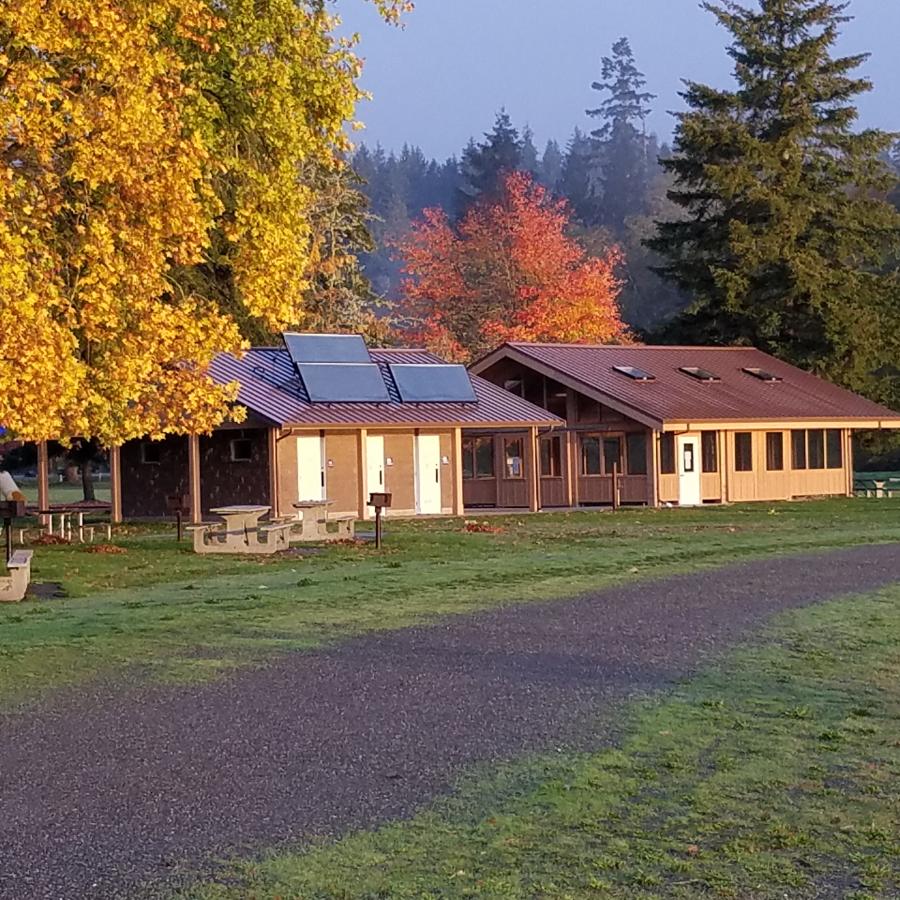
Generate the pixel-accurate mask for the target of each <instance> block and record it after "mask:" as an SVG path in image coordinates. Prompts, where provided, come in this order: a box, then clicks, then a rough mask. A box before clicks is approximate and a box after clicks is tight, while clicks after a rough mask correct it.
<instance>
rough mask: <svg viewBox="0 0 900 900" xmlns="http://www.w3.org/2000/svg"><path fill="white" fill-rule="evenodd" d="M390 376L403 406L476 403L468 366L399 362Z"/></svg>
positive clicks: (393, 366)
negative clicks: (406, 404) (410, 404)
mask: <svg viewBox="0 0 900 900" xmlns="http://www.w3.org/2000/svg"><path fill="white" fill-rule="evenodd" d="M391 374H392V375H393V376H394V382H395V383H396V385H397V390H398V391H399V392H400V399H401V400H402V401H403V402H404V403H477V402H478V398H477V397H476V396H475V390H474V388H473V387H472V380H471V379H470V378H469V373H468V372H467V371H466V368H465V366H452V365H429V364H427V363H419V364H414V363H400V364H395V365H392V366H391Z"/></svg>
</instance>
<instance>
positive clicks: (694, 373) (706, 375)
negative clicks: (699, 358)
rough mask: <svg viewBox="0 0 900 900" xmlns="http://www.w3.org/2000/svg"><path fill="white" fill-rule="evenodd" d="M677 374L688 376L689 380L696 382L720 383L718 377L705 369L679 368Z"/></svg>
mask: <svg viewBox="0 0 900 900" xmlns="http://www.w3.org/2000/svg"><path fill="white" fill-rule="evenodd" d="M678 371H679V372H683V373H684V374H685V375H690V376H691V378H696V379H697V381H721V380H722V379H721V378H719V376H718V375H715V374H713V373H712V372H710V371H708V370H707V369H701V368H699V367H698V366H681V367H680V368H679V370H678Z"/></svg>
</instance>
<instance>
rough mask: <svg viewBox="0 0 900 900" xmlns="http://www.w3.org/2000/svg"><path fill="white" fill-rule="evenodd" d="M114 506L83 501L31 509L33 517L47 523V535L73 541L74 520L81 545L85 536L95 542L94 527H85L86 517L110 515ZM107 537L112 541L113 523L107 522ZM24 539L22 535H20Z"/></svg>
mask: <svg viewBox="0 0 900 900" xmlns="http://www.w3.org/2000/svg"><path fill="white" fill-rule="evenodd" d="M111 511H112V506H111V504H109V503H104V502H102V501H91V500H88V501H82V502H81V503H55V504H51V506H49V507H48V508H47V509H34V508H31V507H29V509H28V512H29V514H31V515H36V516H40V517H41V519H42V520H43V522H45V523H46V529H47V531H46V533H47V534H49V535H52V534H54V533H56V534H58V535H59V537H61V538H66V539H68V540H72V535H73V528H72V520H73V519H74V520H75V523H76V524H77V529H78V530H77V532H76V533H77V535H78V540H79V542H80V543H82V544H83V543H84V540H85V536H87V538H88V540H89V541H93V540H94V528H95V527H96V526H94V525H85V521H84V517H85V515H89V514H92V513H96V514H104V515H109V514H110V512H111ZM56 523H58V529H57V530H56V531H54V525H55V524H56ZM105 525H106V537H107V539H110V540H111V539H112V522H111V521H109V522H106V523H105ZM20 537H22V535H20Z"/></svg>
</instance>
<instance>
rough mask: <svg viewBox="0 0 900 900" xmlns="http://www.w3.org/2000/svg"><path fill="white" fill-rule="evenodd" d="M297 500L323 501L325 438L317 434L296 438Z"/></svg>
mask: <svg viewBox="0 0 900 900" xmlns="http://www.w3.org/2000/svg"><path fill="white" fill-rule="evenodd" d="M297 499H298V500H324V499H325V438H323V437H321V436H320V435H318V434H305V435H302V436H301V437H298V438H297Z"/></svg>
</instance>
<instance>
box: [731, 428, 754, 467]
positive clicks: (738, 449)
mask: <svg viewBox="0 0 900 900" xmlns="http://www.w3.org/2000/svg"><path fill="white" fill-rule="evenodd" d="M734 469H735V471H736V472H752V471H753V434H752V433H751V432H749V431H738V432H735V435H734Z"/></svg>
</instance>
